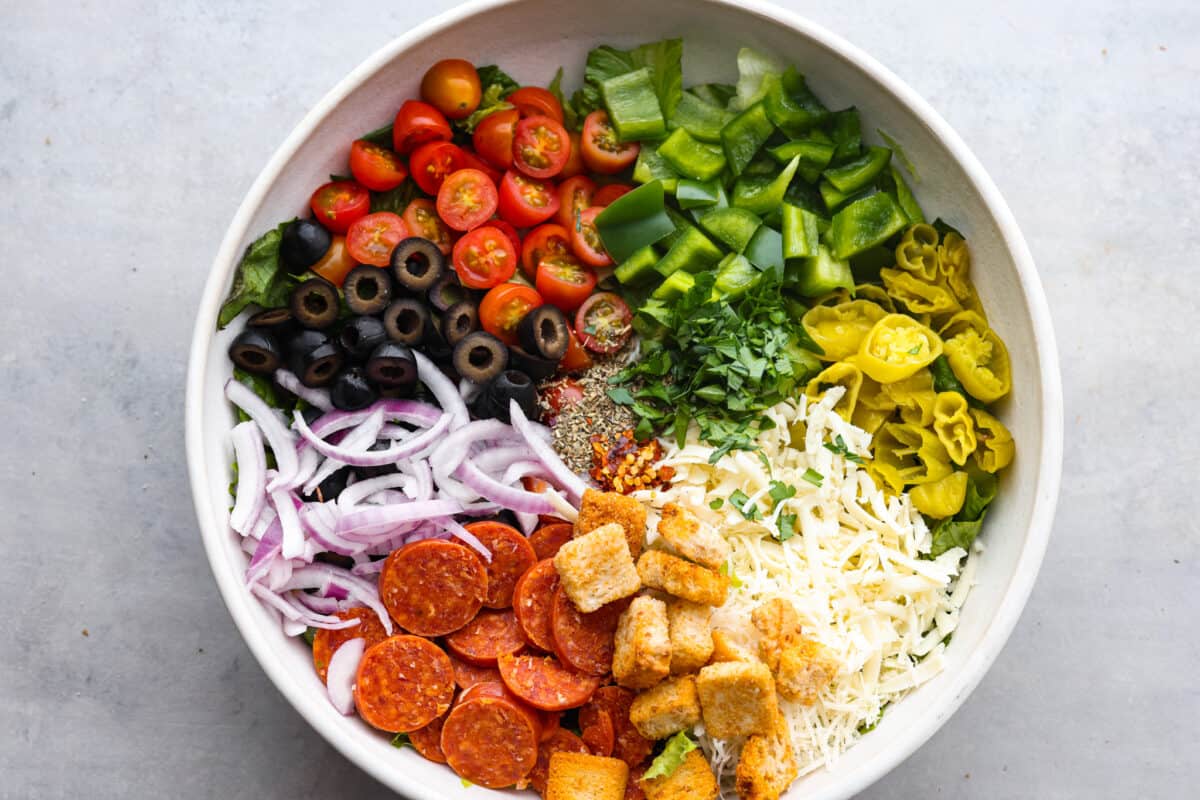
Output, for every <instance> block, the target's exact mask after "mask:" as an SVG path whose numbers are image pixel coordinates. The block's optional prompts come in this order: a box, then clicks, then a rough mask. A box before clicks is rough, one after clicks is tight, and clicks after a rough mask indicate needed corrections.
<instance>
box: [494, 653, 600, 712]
mask: <svg viewBox="0 0 1200 800" xmlns="http://www.w3.org/2000/svg"><path fill="white" fill-rule="evenodd" d="M499 666H500V677H501V678H503V679H504V685H505V686H507V687H508V688H509V691H511V692H512V693H513V694H515V695H516V696H517V697H519V698H521V699H522V700H524V701H525V702H526V703H529V705H531V706H533V707H534V708H540V709H543V710H545V711H566V710H567V709H568V708H577V707H579V706H581V705H583V704H584V703H586V702H587V700H588V698H589V697H591V696H592V692H594V691H596V689H597V688H599V686H600V679H599V678H596V677H593V676H591V675H581V674H579V673H578V672H575V671H574V670H571V669H568V668H566V667H564V666H563V665H562V664H560V663H559V662H558V659H556V658H555V657H554V656H533V655H525V656H503V657H501V659H500V663H499Z"/></svg>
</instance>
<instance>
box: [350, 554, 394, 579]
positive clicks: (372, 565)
mask: <svg viewBox="0 0 1200 800" xmlns="http://www.w3.org/2000/svg"><path fill="white" fill-rule="evenodd" d="M385 560H386V559H382V558H381V559H379V560H378V561H363V562H361V563H359V564H355V565H354V566H353V567H351V568H350V571H351V572H352V573H354V574H355V575H357V576H359V577H360V578H363V577H367V576H370V575H378V574H379V573H381V572H383V562H384V561H385Z"/></svg>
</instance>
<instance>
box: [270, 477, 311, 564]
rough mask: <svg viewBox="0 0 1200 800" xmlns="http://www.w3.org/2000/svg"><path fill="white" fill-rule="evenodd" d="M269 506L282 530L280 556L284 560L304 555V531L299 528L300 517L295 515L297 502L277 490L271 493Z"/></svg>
mask: <svg viewBox="0 0 1200 800" xmlns="http://www.w3.org/2000/svg"><path fill="white" fill-rule="evenodd" d="M270 496H271V505H272V506H274V507H275V513H276V514H278V515H279V524H280V526H281V527H282V528H283V541H282V546H281V547H280V554H281V555H282V556H283V557H284V558H299V557H300V556H301V555H302V554H303V553H304V530H303V528H301V526H300V516H299V514H297V513H296V505H297V503H298V502H299V501H297V500H296V498H295V497H294V496H293V495H292V493H291V492H289V491H287V490H285V489H278V490H276V491H274V492H271V495H270Z"/></svg>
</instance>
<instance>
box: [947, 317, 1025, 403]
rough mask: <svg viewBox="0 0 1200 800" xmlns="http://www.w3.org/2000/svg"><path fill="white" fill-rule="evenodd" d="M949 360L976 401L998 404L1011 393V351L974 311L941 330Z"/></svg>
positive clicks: (955, 374) (951, 366)
mask: <svg viewBox="0 0 1200 800" xmlns="http://www.w3.org/2000/svg"><path fill="white" fill-rule="evenodd" d="M941 335H942V340H943V346H944V349H945V353H946V360H947V361H949V362H950V369H952V370H953V371H954V376H955V377H956V378H958V380H959V382H960V383H962V385H963V388H964V389H966V390H967V392H968V393H969V394H970V395H971V396H972V397H974V398H976V399H978V400H982V401H983V402H985V403H991V402H994V401H996V400H999V399H1000V398H1001V397H1004V395H1006V394H1008V393H1009V391H1010V390H1011V389H1012V365H1011V363H1010V362H1009V360H1008V348H1006V347H1005V346H1004V342H1003V341H1001V339H1000V337H999V336H997V335H996V334H995V332H994V331H993V330H992V329H991V328H990V327H988V324H987V320H985V319H984V318H983V317H981V316H979V315H978V314H976V313H975V312H974V311H962V312H960V313H958V314H955V315H954V316H953V317H951V318H950V321H949V322H947V323H946V324H945V325H944V326H943V327H942V329H941Z"/></svg>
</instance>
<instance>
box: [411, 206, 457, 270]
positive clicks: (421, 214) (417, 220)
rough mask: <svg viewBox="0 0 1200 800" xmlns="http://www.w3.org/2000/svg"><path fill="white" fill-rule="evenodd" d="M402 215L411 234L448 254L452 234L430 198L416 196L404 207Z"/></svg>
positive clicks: (452, 243)
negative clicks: (431, 243) (426, 240)
mask: <svg viewBox="0 0 1200 800" xmlns="http://www.w3.org/2000/svg"><path fill="white" fill-rule="evenodd" d="M403 216H404V224H405V225H407V226H408V230H409V232H410V233H411V234H412V235H413V236H420V237H421V238H422V239H428V240H429V241H431V242H433V243H434V244H436V245H437V248H438V250H441V251H442V255H447V256H448V255H450V249H451V248H452V247H453V246H454V234H453V233H452V232H451V230H450V229H449V228H448V227H446V223H444V222H442V218H441V217H439V216H438V214H437V209H436V208H435V207H434V205H433V201H432V200H426V199H425V198H424V197H418V198H417V199H416V200H413V201H411V202H410V203H409V204H408V207H407V208H405V209H404V215H403Z"/></svg>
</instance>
